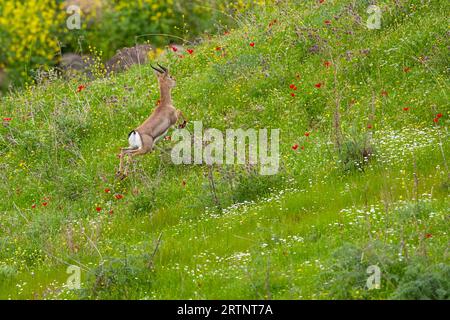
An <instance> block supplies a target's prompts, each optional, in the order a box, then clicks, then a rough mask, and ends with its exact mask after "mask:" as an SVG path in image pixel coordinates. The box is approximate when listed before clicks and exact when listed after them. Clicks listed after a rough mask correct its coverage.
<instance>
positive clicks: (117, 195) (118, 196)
mask: <svg viewBox="0 0 450 320" xmlns="http://www.w3.org/2000/svg"><path fill="white" fill-rule="evenodd" d="M115 197H116V199H117V200H120V199H122V198H123V195H121V194H120V193H118V194H116V195H115Z"/></svg>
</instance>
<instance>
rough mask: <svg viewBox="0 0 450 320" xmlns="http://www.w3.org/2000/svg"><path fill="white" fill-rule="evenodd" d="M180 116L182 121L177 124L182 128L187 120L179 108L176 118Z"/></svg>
mask: <svg viewBox="0 0 450 320" xmlns="http://www.w3.org/2000/svg"><path fill="white" fill-rule="evenodd" d="M180 117H181V118H182V119H183V123H181V124H179V125H178V128H179V129H183V128H184V127H186V123H187V120H186V117H185V116H184V114H183V112H181V111H180V110H177V118H178V119H177V120H180Z"/></svg>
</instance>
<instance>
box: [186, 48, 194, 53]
mask: <svg viewBox="0 0 450 320" xmlns="http://www.w3.org/2000/svg"><path fill="white" fill-rule="evenodd" d="M186 51H187V52H188V53H189V54H193V53H194V50H193V49H187V50H186Z"/></svg>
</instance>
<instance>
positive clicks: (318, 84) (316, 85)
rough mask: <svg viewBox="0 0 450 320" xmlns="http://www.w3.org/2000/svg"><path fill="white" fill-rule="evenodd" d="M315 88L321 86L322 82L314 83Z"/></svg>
mask: <svg viewBox="0 0 450 320" xmlns="http://www.w3.org/2000/svg"><path fill="white" fill-rule="evenodd" d="M314 86H315V87H316V88H319V89H320V87H322V83H320V82H319V83H316V84H315V85H314Z"/></svg>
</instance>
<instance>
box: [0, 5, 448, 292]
mask: <svg viewBox="0 0 450 320" xmlns="http://www.w3.org/2000/svg"><path fill="white" fill-rule="evenodd" d="M368 5H369V1H337V0H336V1H331V0H330V1H328V0H327V1H325V2H324V3H322V4H320V3H318V1H298V4H297V2H290V1H289V2H288V1H286V2H280V3H279V4H278V5H277V6H270V5H267V6H266V8H265V10H264V11H261V12H255V13H253V14H249V15H248V16H246V17H245V18H243V19H242V20H239V21H238V26H237V27H236V29H234V30H231V32H230V33H229V34H225V35H218V36H214V37H211V38H207V39H203V41H202V42H201V43H200V44H198V45H197V46H195V47H193V49H194V52H193V54H188V53H184V58H180V57H179V56H178V54H179V53H173V52H172V53H169V54H168V55H166V57H165V58H164V61H163V62H164V63H165V64H167V65H170V68H171V71H172V73H173V74H174V75H175V76H176V77H177V79H178V86H177V87H176V88H175V90H174V92H173V95H174V98H173V99H174V102H175V105H176V106H177V107H178V108H180V109H181V110H183V112H184V113H185V114H186V115H187V116H188V118H189V119H190V120H191V121H190V122H189V123H188V127H187V128H188V129H189V130H191V131H192V129H193V125H192V121H194V120H202V121H203V126H204V127H205V128H207V127H213V128H218V129H221V130H225V129H226V128H244V129H246V128H256V129H258V128H280V129H281V135H280V153H281V156H280V158H281V168H280V172H279V174H278V175H275V176H260V175H258V174H257V168H252V167H250V166H246V167H241V166H215V167H213V168H210V167H208V166H201V165H182V166H175V165H173V164H172V163H171V161H170V159H169V158H168V156H167V155H166V154H164V153H163V152H160V151H155V152H154V153H152V154H150V155H147V156H145V157H141V158H139V159H137V161H136V162H135V165H134V167H133V172H132V174H131V175H130V177H129V178H128V179H126V180H124V181H122V182H119V181H116V180H115V179H114V173H115V171H116V168H117V165H118V158H117V153H118V150H119V148H120V147H123V146H126V144H127V139H126V137H127V134H128V132H129V131H130V130H132V129H133V128H134V127H135V126H136V125H138V124H139V123H140V122H141V121H142V120H144V119H145V118H146V117H147V116H148V114H149V113H150V112H151V110H152V109H153V107H154V105H155V103H156V100H157V99H158V90H157V85H156V79H155V77H154V75H153V73H152V72H151V68H150V67H149V66H142V67H140V68H139V67H136V68H133V69H131V70H129V71H128V72H126V73H123V74H120V75H116V76H114V77H111V78H103V79H98V80H95V81H92V82H89V83H87V84H86V85H87V87H86V89H84V90H82V91H81V92H76V88H77V87H78V85H80V84H81V83H80V82H75V81H62V80H56V81H52V82H49V83H46V84H43V85H40V86H37V87H33V88H29V89H28V90H26V91H25V92H21V93H15V94H11V95H9V96H7V97H4V98H2V100H1V109H0V115H1V116H2V117H4V118H12V119H11V120H8V119H6V120H4V121H3V126H2V127H1V128H0V155H1V159H2V161H1V170H0V175H1V182H0V192H1V194H2V202H1V203H0V298H2V299H7V298H13V299H14V298H21V299H23V298H36V299H53V298H69V299H75V298H83V299H102V298H121V299H124V298H132V299H160V298H163V299H169V298H174V299H179V298H181V299H188V298H199V299H212V298H216V299H224V298H233V299H238V298H250V299H279V298H287V299H298V298H303V299H306V298H313V299H325V298H332V299H339V298H364V299H375V298H441V299H442V298H447V299H448V298H449V279H450V276H449V273H450V269H449V266H448V262H449V256H448V242H449V237H448V230H449V222H448V213H449V193H448V191H449V171H448V164H447V161H448V159H446V158H448V157H449V142H448V141H449V139H448V123H449V121H448V117H449V116H450V112H449V111H450V109H449V103H448V101H449V99H448V93H449V90H448V88H449V78H448V65H449V55H448V46H449V42H448V29H447V25H446V23H445V22H446V21H447V17H446V13H447V12H448V9H449V7H448V4H447V3H446V2H445V1H418V0H417V1H415V0H412V1H386V0H385V1H379V2H378V5H379V6H380V7H381V9H382V28H381V29H379V30H368V29H367V28H366V26H365V21H366V19H367V16H368V15H367V13H366V9H367V6H368ZM326 20H329V22H328V21H326ZM251 42H253V43H254V46H250V45H249V44H250V43H251ZM319 83H320V84H321V85H320V87H319V86H318V85H317V84H319ZM291 84H294V85H295V86H296V87H297V90H293V89H291V88H290V85H291ZM291 93H294V95H295V96H291ZM337 106H338V108H339V110H340V116H341V131H342V149H341V151H340V152H339V151H338V149H336V145H335V144H333V141H335V136H336V134H335V132H334V131H333V125H332V124H333V119H334V113H335V110H336V108H337ZM404 108H407V109H404ZM438 114H441V115H442V116H441V117H440V118H438V117H437V115H438ZM434 119H438V120H436V121H437V122H434ZM305 132H308V133H309V136H306V135H305ZM171 144H172V142H170V141H164V142H161V146H162V147H163V148H169V147H170V145H171ZM295 144H297V145H298V146H299V147H298V148H297V149H296V150H294V149H293V148H292V146H294V145H295ZM368 144H370V148H372V149H373V152H374V156H373V157H372V158H371V159H370V160H369V162H368V163H364V162H361V161H359V160H360V151H361V150H362V148H363V147H364V145H366V147H367V145H368ZM212 181H213V182H214V183H215V186H216V188H215V189H212V187H211V183H212ZM108 190H109V192H107V191H108ZM214 193H215V196H214ZM119 194H120V195H122V196H123V198H121V199H117V198H120V196H119V197H116V196H117V195H119ZM97 208H99V210H100V211H97ZM160 234H162V236H161V242H160V243H159V247H158V250H156V251H155V246H156V243H157V239H158V237H159V235H160ZM154 252H155V253H154ZM153 254H154V255H153ZM70 264H74V265H78V266H80V267H81V268H82V272H81V279H82V288H81V289H80V290H68V289H67V288H66V287H65V283H66V280H67V277H68V276H69V275H68V274H67V273H66V268H67V265H70ZM370 265H377V266H379V267H380V269H381V272H382V273H381V286H380V289H379V290H368V289H367V287H366V280H367V278H368V276H369V274H368V273H367V272H366V270H367V267H368V266H370Z"/></svg>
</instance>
